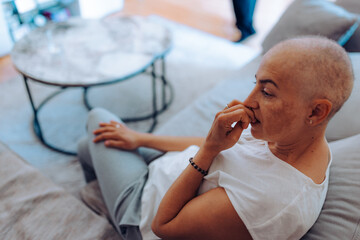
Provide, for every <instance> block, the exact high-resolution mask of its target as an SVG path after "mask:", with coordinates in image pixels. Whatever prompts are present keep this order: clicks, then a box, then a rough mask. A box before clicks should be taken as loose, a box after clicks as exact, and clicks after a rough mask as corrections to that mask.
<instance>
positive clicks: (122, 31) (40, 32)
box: [11, 17, 171, 86]
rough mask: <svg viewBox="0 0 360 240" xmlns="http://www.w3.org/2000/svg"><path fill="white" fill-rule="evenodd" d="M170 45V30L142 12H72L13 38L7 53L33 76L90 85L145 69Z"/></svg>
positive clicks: (54, 82) (55, 82)
mask: <svg viewBox="0 0 360 240" xmlns="http://www.w3.org/2000/svg"><path fill="white" fill-rule="evenodd" d="M170 47H171V33H170V31H169V30H168V29H167V28H165V27H163V26H160V25H158V24H155V23H152V22H150V21H148V20H147V19H146V18H142V17H116V18H106V19H102V20H85V19H80V18H74V19H70V20H68V21H66V22H60V23H50V24H48V25H46V26H45V27H42V28H38V29H35V30H34V31H32V32H30V33H29V34H28V35H26V36H25V37H24V38H22V39H21V40H19V41H18V42H17V43H16V44H15V46H14V48H13V50H12V52H11V58H12V61H13V63H14V65H15V67H16V68H17V69H18V70H19V71H20V72H21V73H22V74H24V75H25V76H26V77H29V78H31V79H33V80H35V81H39V82H43V83H46V84H51V85H58V86H94V85H101V84H106V83H111V82H116V81H121V80H124V79H127V78H129V77H131V76H134V75H136V74H138V73H141V72H143V71H145V69H146V68H147V67H149V66H150V65H151V64H152V63H153V62H154V61H155V60H156V59H157V58H159V57H162V56H164V55H165V54H166V53H167V52H168V51H169V49H170Z"/></svg>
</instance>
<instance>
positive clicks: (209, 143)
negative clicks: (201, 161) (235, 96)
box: [203, 100, 255, 155]
mask: <svg viewBox="0 0 360 240" xmlns="http://www.w3.org/2000/svg"><path fill="white" fill-rule="evenodd" d="M253 121H255V116H254V113H253V111H252V110H251V109H249V108H247V107H245V106H244V104H243V103H242V102H240V101H237V100H233V101H232V102H231V103H229V104H228V105H227V107H226V108H225V109H224V110H222V111H220V112H219V113H217V114H216V116H215V120H214V122H213V124H212V126H211V128H210V131H209V133H208V136H207V137H206V140H205V143H204V145H203V147H204V148H205V149H204V150H205V151H210V152H212V153H213V154H214V155H217V154H218V153H220V152H221V151H223V150H226V149H228V148H230V147H232V146H233V145H234V144H235V143H236V142H237V141H238V140H239V138H240V136H241V133H242V131H243V130H244V129H246V128H247V127H248V126H249V124H250V123H251V122H253ZM234 124H235V125H234Z"/></svg>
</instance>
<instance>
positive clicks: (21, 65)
mask: <svg viewBox="0 0 360 240" xmlns="http://www.w3.org/2000/svg"><path fill="white" fill-rule="evenodd" d="M171 45H172V38H171V33H170V31H169V30H168V29H167V28H165V27H164V26H160V25H158V24H155V23H152V22H150V21H148V20H147V19H146V18H142V17H135V16H133V17H112V18H105V19H101V20H85V19H80V18H74V19H70V20H68V21H66V22H60V23H50V24H48V25H46V26H45V27H42V28H38V29H35V30H34V31H32V32H31V33H30V34H28V35H27V36H25V37H24V38H23V39H21V40H20V41H18V42H17V43H16V44H15V46H14V48H13V50H12V52H11V59H12V61H13V63H14V65H15V67H16V69H17V70H18V71H19V72H20V73H21V74H22V75H23V80H24V83H25V86H26V90H27V94H28V96H29V101H30V104H31V107H32V111H33V113H34V120H33V128H34V131H35V134H36V135H37V137H38V138H39V139H40V141H41V142H42V143H43V144H44V145H45V146H47V147H49V148H51V149H53V150H55V151H58V152H61V153H65V154H69V155H76V152H73V151H69V150H66V149H62V148H60V147H58V146H56V145H55V144H53V143H50V142H49V141H48V140H46V139H45V138H44V135H43V132H42V129H41V123H40V121H39V118H38V113H39V111H40V110H41V109H42V107H43V106H44V105H45V104H46V103H47V102H49V100H51V99H52V98H54V97H55V96H56V95H58V94H60V93H62V92H63V91H65V90H66V89H68V88H83V101H84V104H85V106H86V107H87V109H89V110H90V109H91V108H92V106H91V105H90V103H89V101H88V94H87V93H88V90H89V89H90V88H92V87H96V86H101V85H107V84H114V83H117V82H120V81H125V80H128V79H131V78H132V77H134V76H136V75H138V74H148V75H149V77H150V79H151V81H152V108H153V109H152V113H151V114H148V115H145V116H139V117H134V118H122V120H123V121H124V122H132V121H142V120H146V119H153V121H152V125H151V126H150V129H149V132H151V131H153V129H154V128H155V126H156V124H157V116H158V115H159V114H160V113H162V112H163V111H165V110H166V109H167V108H168V106H169V105H170V104H171V102H172V99H173V90H172V87H171V85H170V84H169V82H168V81H167V79H166V76H165V73H166V72H165V70H166V69H165V68H166V67H165V56H166V55H167V53H168V52H169V51H170V49H171ZM155 64H156V65H157V66H158V65H159V66H160V68H159V67H155ZM29 80H31V81H36V82H39V83H42V84H46V85H52V86H57V87H60V89H59V90H58V91H56V92H55V93H53V94H51V95H49V96H48V97H47V98H45V100H43V101H42V102H41V103H40V104H38V106H36V104H35V103H34V100H33V96H32V94H31V89H30V87H29V83H28V81H29ZM158 84H161V86H160V89H161V96H160V98H161V103H160V104H159V105H158V103H157V91H156V89H157V85H158ZM106 97H110V98H111V96H106ZM159 106H160V107H159Z"/></svg>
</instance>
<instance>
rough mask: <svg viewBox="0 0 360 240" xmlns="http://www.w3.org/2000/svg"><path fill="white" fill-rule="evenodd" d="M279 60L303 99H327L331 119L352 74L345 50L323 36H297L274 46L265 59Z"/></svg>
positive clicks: (345, 95) (344, 97)
mask: <svg viewBox="0 0 360 240" xmlns="http://www.w3.org/2000/svg"><path fill="white" fill-rule="evenodd" d="M275 55H276V56H277V59H279V58H280V61H281V62H282V64H283V66H285V67H286V69H287V70H288V73H287V74H288V78H289V80H291V81H294V84H297V85H298V86H299V92H300V94H302V96H303V97H304V100H307V101H311V100H314V99H327V100H329V101H330V102H331V103H332V109H331V112H330V114H329V118H331V117H332V116H333V115H334V114H335V113H336V112H337V111H339V109H340V108H341V107H342V105H343V104H344V103H345V101H346V100H347V99H348V98H349V96H350V94H351V91H352V88H353V84H354V75H353V70H352V65H351V61H350V59H349V57H348V55H347V53H346V52H345V50H344V49H343V48H342V47H341V46H340V45H338V44H337V43H336V42H334V41H332V40H329V39H327V38H324V37H315V36H314V37H300V38H294V39H290V40H286V41H283V42H281V43H279V44H277V45H275V46H274V47H273V48H272V49H270V50H269V51H268V52H267V53H266V54H265V56H264V58H267V57H273V56H275Z"/></svg>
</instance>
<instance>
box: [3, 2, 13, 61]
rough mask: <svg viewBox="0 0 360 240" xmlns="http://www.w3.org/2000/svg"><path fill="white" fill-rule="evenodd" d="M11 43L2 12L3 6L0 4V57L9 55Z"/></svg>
mask: <svg viewBox="0 0 360 240" xmlns="http://www.w3.org/2000/svg"><path fill="white" fill-rule="evenodd" d="M12 46H13V42H12V40H11V38H10V35H9V30H8V27H7V23H6V21H5V16H4V12H3V6H2V4H1V3H0V56H4V55H6V54H8V53H10V51H11V48H12Z"/></svg>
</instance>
